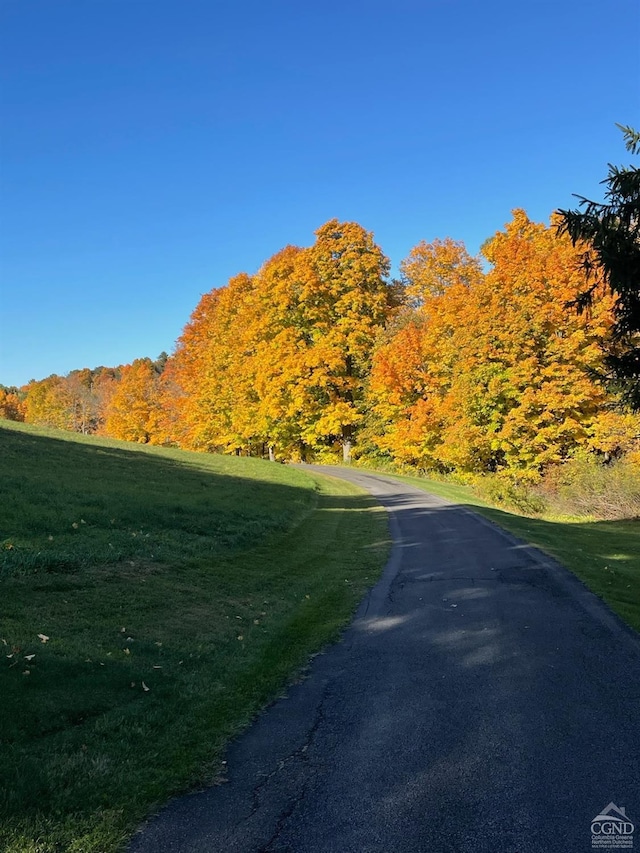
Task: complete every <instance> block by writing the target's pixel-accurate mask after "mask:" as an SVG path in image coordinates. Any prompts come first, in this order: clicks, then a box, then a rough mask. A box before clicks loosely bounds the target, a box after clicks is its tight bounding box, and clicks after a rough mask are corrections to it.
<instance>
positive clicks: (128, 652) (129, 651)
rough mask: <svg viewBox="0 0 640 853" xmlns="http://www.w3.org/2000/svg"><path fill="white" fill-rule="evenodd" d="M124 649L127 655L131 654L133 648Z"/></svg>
mask: <svg viewBox="0 0 640 853" xmlns="http://www.w3.org/2000/svg"><path fill="white" fill-rule="evenodd" d="M122 651H123V652H124V653H125V655H130V654H131V649H123V650H122Z"/></svg>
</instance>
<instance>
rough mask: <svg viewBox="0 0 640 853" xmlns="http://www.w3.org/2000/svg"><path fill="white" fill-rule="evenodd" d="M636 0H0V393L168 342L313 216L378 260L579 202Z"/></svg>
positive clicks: (633, 92)
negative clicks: (354, 233) (220, 289)
mask: <svg viewBox="0 0 640 853" xmlns="http://www.w3.org/2000/svg"><path fill="white" fill-rule="evenodd" d="M639 45H640V13H639V7H638V4H637V2H636V0H633V2H632V0H609V2H606V3H605V2H603V0H553V2H552V0H549V1H548V2H547V0H521V2H513V0H510V2H502V0H483V2H478V0H393V2H392V0H384V2H382V0H367V2H361V0H341V2H337V0H323V2H313V0H306V1H305V2H301V0H295V2H293V0H292V2H289V0H260V2H258V0H246V1H245V2H231V0H229V2H218V0H28V2H27V0H0V72H1V80H0V87H1V88H0V264H1V266H0V276H1V278H0V288H1V299H0V383H3V384H5V385H12V384H17V385H21V384H23V383H25V382H27V381H28V380H29V379H31V378H36V379H40V378H43V377H45V376H48V375H49V374H51V373H59V374H65V373H67V372H68V371H69V370H72V369H74V368H80V367H95V366H97V365H101V364H102V365H109V366H113V365H117V364H121V363H125V362H129V361H131V360H133V359H134V358H136V357H140V356H145V355H148V356H151V357H155V356H157V355H158V354H159V353H160V352H161V351H162V350H166V351H168V352H170V351H171V350H172V349H173V346H174V343H175V341H176V338H177V337H178V335H179V334H180V332H181V330H182V327H183V326H184V324H185V322H186V321H187V320H188V318H189V315H190V313H191V311H192V310H193V308H194V307H195V305H196V304H197V302H198V300H199V298H200V296H201V295H202V294H203V293H205V292H207V291H208V290H210V289H211V288H212V287H217V286H220V285H223V284H224V283H225V282H226V281H227V280H228V278H229V277H230V276H232V275H235V274H236V273H237V272H240V271H243V270H244V271H247V272H254V271H255V270H256V269H258V267H259V266H260V265H261V264H262V262H263V261H264V260H266V258H268V257H269V256H270V255H272V254H274V253H275V252H276V251H278V250H279V249H280V248H282V247H283V246H284V245H286V244H288V243H293V244H297V245H310V244H311V243H312V242H313V239H314V236H313V232H314V230H315V229H317V228H318V227H319V226H320V225H322V224H323V223H324V222H326V221H327V220H328V219H330V218H332V217H338V218H339V219H343V220H355V221H357V222H359V223H360V224H361V225H363V226H364V227H365V228H367V229H368V230H371V231H373V232H374V234H375V236H376V240H377V241H378V243H379V244H380V245H381V246H382V248H383V250H384V251H385V252H386V254H387V255H388V256H389V257H390V258H391V260H392V262H393V265H394V267H397V265H398V263H399V262H400V261H401V260H402V258H403V257H405V256H406V255H407V253H408V252H409V250H410V249H411V247H412V246H414V245H415V244H416V243H417V242H418V241H419V240H421V239H425V240H433V239H434V238H436V237H445V236H450V237H453V238H455V239H458V240H463V241H464V242H465V243H466V245H467V247H468V248H469V250H470V251H472V252H476V251H477V250H478V249H479V247H480V245H481V243H482V242H483V241H484V240H485V239H486V238H487V237H489V236H491V235H492V234H493V233H495V231H496V230H497V229H499V228H501V227H502V226H503V225H504V223H505V222H506V221H508V219H509V218H510V211H511V210H512V209H513V208H514V207H523V208H525V210H527V212H528V213H529V215H530V216H531V217H532V218H534V219H536V220H544V221H546V220H547V219H548V217H549V215H550V213H551V212H552V211H553V210H554V209H555V208H557V207H567V206H571V205H572V204H573V203H574V200H573V199H572V193H582V194H584V195H591V196H599V194H600V192H601V189H600V187H599V182H600V181H601V180H602V178H604V177H605V174H606V170H607V163H608V162H613V163H628V162H629V159H630V155H628V154H627V152H626V151H625V150H624V146H623V143H622V137H621V134H620V132H619V131H618V130H617V129H616V127H615V123H616V122H619V123H622V124H631V125H634V124H635V125H636V126H638V125H640V121H639V120H638V119H639V116H638V112H639V107H640V98H639V88H638V84H639V83H640V63H639Z"/></svg>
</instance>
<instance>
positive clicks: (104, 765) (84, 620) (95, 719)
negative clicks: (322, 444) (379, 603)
mask: <svg viewBox="0 0 640 853" xmlns="http://www.w3.org/2000/svg"><path fill="white" fill-rule="evenodd" d="M0 473H1V483H2V486H1V489H2V495H1V497H2V502H1V504H0V506H1V509H0V543H2V544H1V548H2V550H1V556H2V562H1V566H2V568H1V574H0V601H1V605H0V705H1V714H0V718H1V720H2V724H1V726H0V849H1V850H3V851H5V853H63V851H64V853H97V852H98V851H100V853H112V851H116V850H118V849H119V848H120V847H121V845H122V844H123V843H124V842H125V841H126V839H127V838H128V837H129V836H130V834H131V833H132V831H133V830H134V829H135V828H136V826H137V825H138V823H139V822H140V821H141V820H143V819H144V817H145V816H146V815H148V814H149V812H150V811H151V810H152V809H153V808H154V807H155V806H157V805H160V804H162V802H164V801H166V799H168V798H169V797H170V796H171V795H172V794H175V793H178V792H181V791H185V790H188V789H189V788H191V787H193V786H194V785H198V784H201V783H208V782H215V781H216V779H219V778H220V777H221V776H222V774H223V773H224V763H223V759H224V749H225V745H226V744H227V743H228V741H229V739H230V738H233V737H234V736H235V735H237V734H238V733H239V732H240V731H242V730H243V729H244V728H245V727H246V726H247V725H248V723H249V722H250V720H251V719H252V717H254V716H255V715H256V714H257V713H258V712H259V711H260V709H261V708H263V707H264V706H265V704H267V703H268V702H269V701H270V700H271V699H273V698H274V697H275V696H276V695H278V693H279V692H280V691H282V690H283V689H284V688H285V686H286V684H287V683H288V682H289V681H290V680H291V678H292V677H294V676H295V675H296V674H297V673H299V672H300V670H301V669H302V668H303V667H304V666H305V664H306V662H307V661H308V660H309V657H310V656H311V655H312V654H313V653H315V652H317V651H318V650H320V649H321V648H322V647H323V646H324V645H325V644H326V643H328V642H331V641H334V640H336V639H337V638H338V637H339V635H340V631H341V628H342V627H343V626H344V625H345V623H346V622H347V621H348V620H349V618H350V617H351V616H352V614H353V612H354V610H355V608H356V606H357V604H358V602H359V601H360V599H361V598H362V596H363V594H364V592H365V591H366V589H367V588H368V587H370V586H371V585H372V584H373V583H374V582H375V580H376V579H377V577H378V575H379V573H380V571H381V569H382V567H383V565H384V563H385V561H386V557H387V555H388V550H389V541H388V533H387V522H386V515H385V513H384V511H383V510H381V509H380V508H379V507H377V506H376V505H375V504H374V502H373V501H372V500H371V499H370V498H369V497H368V496H367V495H364V494H363V493H362V492H360V491H359V490H357V489H356V488H355V487H353V486H351V485H349V484H348V483H346V482H344V481H340V480H337V479H333V478H331V479H325V478H321V477H314V476H312V475H310V474H308V473H306V472H304V471H301V470H298V469H293V468H290V467H288V466H283V465H277V464H273V463H268V462H263V461H262V460H257V459H246V458H234V457H221V456H214V455H209V454H194V453H186V452H180V451H176V450H165V449H159V448H150V447H143V446H138V445H130V444H125V443H123V442H116V441H110V440H106V439H105V440H101V439H96V438H84V437H81V436H75V435H73V434H67V433H59V432H53V431H44V430H38V429H35V428H32V427H25V426H24V425H15V424H9V423H7V422H3V423H2V424H1V425H0Z"/></svg>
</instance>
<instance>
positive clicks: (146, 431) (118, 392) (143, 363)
mask: <svg viewBox="0 0 640 853" xmlns="http://www.w3.org/2000/svg"><path fill="white" fill-rule="evenodd" d="M161 411H162V410H161V406H160V399H159V393H158V372H157V370H156V367H155V365H154V363H153V362H152V361H151V359H150V358H138V359H135V361H133V362H132V363H131V364H127V365H125V366H124V367H123V368H122V369H121V374H120V380H119V382H118V384H117V386H116V388H115V390H114V391H113V394H111V395H110V398H109V400H108V404H107V408H106V411H105V425H104V432H105V434H106V435H109V436H111V437H112V438H120V439H123V440H124V441H136V442H140V443H142V444H147V443H151V444H159V443H162V438H161V430H160V428H159V422H160V419H161Z"/></svg>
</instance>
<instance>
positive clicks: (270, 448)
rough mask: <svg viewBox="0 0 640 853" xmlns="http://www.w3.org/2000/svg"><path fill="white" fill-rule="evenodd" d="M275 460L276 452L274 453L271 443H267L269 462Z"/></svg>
mask: <svg viewBox="0 0 640 853" xmlns="http://www.w3.org/2000/svg"><path fill="white" fill-rule="evenodd" d="M275 461H276V454H275V451H274V449H273V444H270V445H269V462H275Z"/></svg>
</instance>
